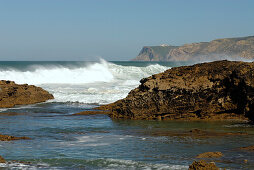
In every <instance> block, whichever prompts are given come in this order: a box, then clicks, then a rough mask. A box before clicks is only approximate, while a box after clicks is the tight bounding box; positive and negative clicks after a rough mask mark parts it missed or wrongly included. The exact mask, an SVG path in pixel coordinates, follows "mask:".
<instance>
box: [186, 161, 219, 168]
mask: <svg viewBox="0 0 254 170" xmlns="http://www.w3.org/2000/svg"><path fill="white" fill-rule="evenodd" d="M189 170H219V168H218V167H217V166H216V165H215V163H214V162H210V163H207V162H206V161H204V160H200V161H194V162H193V163H192V164H191V165H190V166H189Z"/></svg>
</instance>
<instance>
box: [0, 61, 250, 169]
mask: <svg viewBox="0 0 254 170" xmlns="http://www.w3.org/2000/svg"><path fill="white" fill-rule="evenodd" d="M186 64H188V63H184V62H182V63H179V62H152V63H151V62H134V61H113V62H108V61H105V60H103V59H101V60H100V61H97V62H81V61H80V62H74V61H73V62H70V61H66V62H64V61H61V62H58V61H47V62H44V61H41V62H39V61H38V62H37V61H30V62H28V61H10V62H7V61H1V62H0V80H12V81H15V82H16V83H19V84H32V85H36V86H40V87H42V88H44V89H45V90H47V91H49V92H50V93H52V94H53V95H54V97H55V99H54V100H50V101H47V102H44V103H39V104H34V105H26V106H16V107H14V108H1V109H0V122H1V123H0V133H1V134H7V135H13V136H27V137H30V138H32V139H31V140H17V141H6V142H5V141H1V142H0V155H1V156H3V157H4V158H5V159H6V160H7V161H9V162H8V163H7V164H3V163H2V164H1V163H0V169H1V168H3V169H188V165H189V164H191V163H192V162H193V161H194V160H197V159H196V158H195V156H196V155H197V154H199V153H203V152H208V151H220V152H222V153H223V154H224V156H223V158H221V159H218V160H217V161H216V165H218V166H219V167H223V168H227V169H254V157H253V152H247V151H243V150H240V149H239V147H243V146H249V145H254V126H253V125H249V124H245V123H237V122H187V121H139V120H111V119H110V118H109V117H108V116H106V115H87V116H72V114H74V113H78V112H81V111H85V110H91V109H92V108H94V107H97V106H100V105H103V104H108V103H111V102H114V101H117V100H119V99H122V98H124V97H126V96H127V94H128V92H129V91H130V90H132V89H134V88H135V87H137V86H138V85H139V80H140V79H142V78H144V77H148V76H150V75H152V74H156V73H160V72H163V71H165V70H167V69H170V68H172V67H176V66H181V65H186ZM5 113H9V114H8V115H7V114H5ZM195 128H198V129H202V130H207V131H216V132H237V133H239V132H241V133H248V135H239V136H234V135H231V136H219V137H209V138H193V137H176V136H165V135H156V133H157V132H165V131H173V132H180V131H188V130H191V129H195ZM245 159H247V160H248V162H247V163H245V162H244V160H245ZM13 160H16V161H13Z"/></svg>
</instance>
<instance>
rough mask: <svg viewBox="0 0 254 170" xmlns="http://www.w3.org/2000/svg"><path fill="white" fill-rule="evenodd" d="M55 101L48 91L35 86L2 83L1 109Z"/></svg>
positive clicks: (0, 87) (10, 82)
mask: <svg viewBox="0 0 254 170" xmlns="http://www.w3.org/2000/svg"><path fill="white" fill-rule="evenodd" d="M49 99H54V97H53V95H52V94H50V93H49V92H47V91H46V90H44V89H42V88H40V87H36V86H33V85H27V84H22V85H18V84H15V82H13V81H5V80H1V81H0V108H1V107H14V106H15V105H24V104H35V103H40V102H45V101H47V100H49Z"/></svg>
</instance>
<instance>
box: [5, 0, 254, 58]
mask: <svg viewBox="0 0 254 170" xmlns="http://www.w3.org/2000/svg"><path fill="white" fill-rule="evenodd" d="M249 35H254V1H253V0H0V60H94V59H95V58H96V57H102V58H105V59H107V60H130V59H132V58H134V57H135V56H136V55H137V54H138V53H139V51H140V50H141V48H142V47H143V46H146V45H160V44H162V43H166V44H170V45H182V44H185V43H191V42H200V41H210V40H213V39H217V38H227V37H241V36H249Z"/></svg>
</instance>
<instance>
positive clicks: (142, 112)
mask: <svg viewBox="0 0 254 170" xmlns="http://www.w3.org/2000/svg"><path fill="white" fill-rule="evenodd" d="M253 77H254V63H253V62H252V63H247V62H236V61H226V60H223V61H215V62H210V63H202V64H196V65H193V66H183V67H175V68H172V69H169V70H166V71H165V72H163V73H160V74H156V75H152V76H150V77H148V78H144V79H142V80H141V81H140V82H141V85H140V86H139V87H138V88H136V89H134V90H132V91H131V92H130V93H129V94H128V96H127V97H126V98H125V99H122V100H119V101H116V102H115V103H112V104H110V105H106V106H104V107H99V109H102V110H109V111H110V113H109V116H110V117H111V118H117V119H120V118H123V119H154V120H156V119H158V117H159V119H162V120H226V119H228V120H246V117H247V118H249V119H250V120H254V113H253V112H254V78H253Z"/></svg>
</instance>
